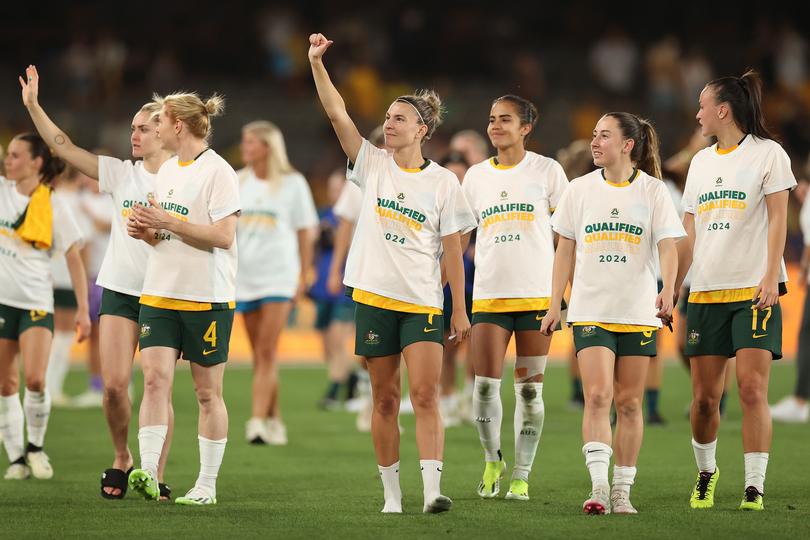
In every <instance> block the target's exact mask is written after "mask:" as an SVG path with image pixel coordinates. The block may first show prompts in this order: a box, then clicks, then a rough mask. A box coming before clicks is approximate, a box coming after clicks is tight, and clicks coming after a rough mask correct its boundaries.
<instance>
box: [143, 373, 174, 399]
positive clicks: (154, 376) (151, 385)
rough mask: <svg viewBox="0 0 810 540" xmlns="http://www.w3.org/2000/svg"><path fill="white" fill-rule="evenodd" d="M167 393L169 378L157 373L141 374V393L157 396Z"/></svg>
mask: <svg viewBox="0 0 810 540" xmlns="http://www.w3.org/2000/svg"><path fill="white" fill-rule="evenodd" d="M168 391H169V377H167V376H166V375H165V374H164V373H160V372H158V371H150V372H146V371H144V373H143V393H144V394H145V395H146V394H150V395H151V394H157V393H164V392H168Z"/></svg>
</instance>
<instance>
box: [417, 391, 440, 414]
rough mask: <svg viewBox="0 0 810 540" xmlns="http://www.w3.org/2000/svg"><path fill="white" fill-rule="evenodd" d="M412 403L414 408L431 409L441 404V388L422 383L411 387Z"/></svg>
mask: <svg viewBox="0 0 810 540" xmlns="http://www.w3.org/2000/svg"><path fill="white" fill-rule="evenodd" d="M411 403H413V408H414V410H417V409H419V410H430V409H435V408H437V407H438V406H439V388H438V387H437V386H435V385H420V386H415V387H413V388H411Z"/></svg>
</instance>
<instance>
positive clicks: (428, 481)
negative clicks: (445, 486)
mask: <svg viewBox="0 0 810 540" xmlns="http://www.w3.org/2000/svg"><path fill="white" fill-rule="evenodd" d="M419 466H420V467H421V469H422V492H423V493H424V495H425V507H427V505H428V504H430V503H432V502H433V501H434V500H435V499H436V497H438V496H439V495H441V494H442V492H441V483H442V462H441V461H439V460H436V459H420V460H419Z"/></svg>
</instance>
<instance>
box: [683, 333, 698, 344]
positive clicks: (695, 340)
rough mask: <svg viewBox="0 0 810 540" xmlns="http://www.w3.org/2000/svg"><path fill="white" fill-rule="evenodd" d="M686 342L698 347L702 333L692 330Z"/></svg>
mask: <svg viewBox="0 0 810 540" xmlns="http://www.w3.org/2000/svg"><path fill="white" fill-rule="evenodd" d="M686 342H687V343H689V345H697V344H698V343H700V332H698V331H697V330H690V331H689V335H687V336H686Z"/></svg>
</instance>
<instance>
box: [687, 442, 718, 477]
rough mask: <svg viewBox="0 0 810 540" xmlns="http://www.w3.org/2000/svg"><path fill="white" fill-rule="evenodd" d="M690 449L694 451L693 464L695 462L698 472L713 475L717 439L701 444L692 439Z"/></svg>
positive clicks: (715, 465) (715, 466) (715, 463)
mask: <svg viewBox="0 0 810 540" xmlns="http://www.w3.org/2000/svg"><path fill="white" fill-rule="evenodd" d="M692 449H693V450H694V451H695V462H697V466H698V471H700V472H710V473H713V472H714V471H715V470H716V469H717V461H716V460H715V456H716V455H717V439H715V440H713V441H712V442H710V443H706V444H701V443H699V442H697V441H696V440H695V439H692Z"/></svg>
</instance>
